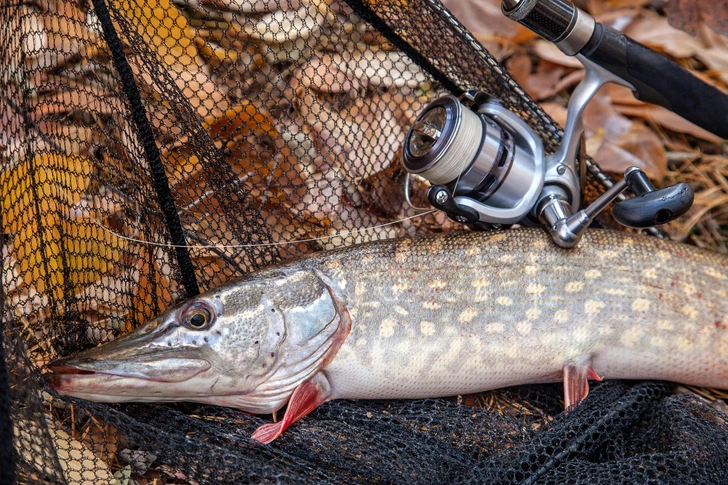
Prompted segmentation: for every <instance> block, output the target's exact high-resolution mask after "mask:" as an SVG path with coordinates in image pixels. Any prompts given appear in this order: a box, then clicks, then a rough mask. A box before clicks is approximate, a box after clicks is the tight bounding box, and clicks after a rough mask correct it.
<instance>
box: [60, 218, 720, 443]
mask: <svg viewBox="0 0 728 485" xmlns="http://www.w3.org/2000/svg"><path fill="white" fill-rule="evenodd" d="M727 294H728V258H727V257H726V256H725V255H721V254H717V253H711V252H709V251H705V250H701V249H699V248H695V247H691V246H686V245H683V244H678V243H674V242H670V241H663V240H659V239H655V238H650V237H645V236H639V235H633V234H628V233H621V232H612V231H605V230H590V231H588V232H587V233H586V234H585V236H584V238H583V240H582V242H581V244H580V245H579V246H578V247H577V248H574V249H563V248H559V247H556V246H555V245H554V244H553V243H552V242H551V240H550V237H549V235H548V234H547V233H546V232H544V231H542V230H539V229H528V228H523V229H515V230H509V231H504V232H499V233H481V232H464V233H450V234H437V235H431V236H426V237H420V238H407V239H399V240H390V241H380V242H375V243H369V244H364V245H360V246H352V247H349V248H345V249H340V250H336V251H331V252H324V253H319V254H316V255H313V256H310V257H308V258H304V259H301V260H298V261H294V262H291V263H287V264H283V265H279V266H277V267H275V268H271V269H266V270H263V271H259V272H257V273H255V274H253V275H250V276H248V277H246V278H243V279H241V280H238V281H233V282H229V283H227V284H225V285H223V286H221V287H220V288H218V289H215V290H212V291H210V292H208V293H206V294H204V295H200V296H199V297H195V298H193V299H191V300H189V301H188V302H185V303H183V304H182V305H181V306H179V307H177V308H173V309H171V310H168V311H167V312H165V313H163V314H162V315H160V316H159V317H157V318H156V319H155V320H153V321H152V322H150V323H149V324H147V325H146V326H143V327H141V328H140V329H139V330H136V331H135V332H132V333H131V334H129V335H128V336H125V337H122V338H120V339H117V340H116V341H114V342H112V343H109V344H105V345H102V346H100V347H97V348H95V349H91V350H88V351H86V352H84V353H81V354H79V355H77V356H72V357H69V358H65V359H61V360H60V361H57V362H55V363H53V364H52V368H53V369H54V374H52V376H51V383H52V385H53V386H54V387H56V388H57V389H58V390H59V391H61V392H64V393H67V394H71V395H75V396H78V397H84V398H87V399H95V400H101V401H107V402H120V401H130V400H135V401H139V400H142V401H163V400H167V401H169V400H192V401H198V402H206V403H213V404H220V405H227V406H233V407H238V408H240V409H244V410H248V411H251V412H272V411H275V410H277V409H279V408H280V407H282V406H283V405H284V404H285V403H286V402H288V408H287V410H286V413H285V416H284V419H283V420H281V421H280V422H278V423H271V424H269V425H265V426H263V427H261V428H260V429H259V430H258V431H256V433H255V434H254V435H253V437H254V438H255V439H257V440H259V441H262V442H269V441H271V440H273V439H275V438H276V437H277V436H278V435H280V434H281V433H282V432H283V430H285V429H286V428H287V427H288V426H290V424H291V423H292V422H294V421H295V420H297V419H300V418H301V417H302V416H304V415H305V414H307V413H308V412H310V411H311V410H312V409H314V408H315V407H316V406H318V405H319V404H321V403H322V402H324V401H326V400H329V399H339V398H347V399H388V398H392V399H394V398H397V399H401V398H425V397H438V396H448V395H455V394H464V393H472V392H478V391H484V390H488V389H493V388H498V387H504V386H512V385H518V384H529V383H544V382H556V381H561V380H563V382H564V385H565V392H564V396H565V406H571V405H576V404H578V402H579V401H581V400H582V399H584V398H585V397H586V396H587V393H588V380H587V379H588V378H589V377H591V378H596V379H601V378H602V377H604V378H609V379H623V378H626V379H659V380H671V381H676V382H682V383H686V384H692V385H700V386H710V387H719V388H728V303H727V301H728V300H727V299H726V295H727ZM203 307H204V308H207V310H205V311H207V312H208V313H207V315H208V316H209V317H210V321H209V322H207V323H208V325H209V327H206V328H204V329H199V328H193V327H191V326H190V324H189V321H188V320H185V319H186V318H188V317H186V316H185V315H189V314H190V313H194V312H197V311H200V310H199V309H200V308H203ZM231 310H233V311H232V312H231ZM145 328H146V329H151V330H145ZM201 333H202V334H204V335H205V336H206V337H207V338H206V339H205V344H204V345H202V344H200V345H198V342H201V339H200V338H199V336H200V334H201ZM192 342H194V344H193V343H192ZM251 342H252V343H251ZM181 349H182V350H181ZM180 352H183V353H182V354H180ZM139 355H143V356H144V358H145V359H147V361H148V359H150V358H152V359H154V358H155V357H156V360H155V365H153V366H149V365H147V367H143V368H140V367H139V366H138V365H136V364H135V360H138V358H139V357H138V356H139ZM164 359H170V364H169V365H165V364H164V362H165V360H164ZM184 359H191V360H189V361H185V360H184ZM195 359H196V361H195ZM181 362H185V364H186V365H180V363H181ZM195 362H196V363H195ZM178 368H179V370H178ZM165 369H166V374H165V373H164V372H165ZM194 372H197V374H196V375H192V374H193V373H194ZM129 389H132V390H133V392H131V391H129Z"/></svg>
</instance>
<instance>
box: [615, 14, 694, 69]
mask: <svg viewBox="0 0 728 485" xmlns="http://www.w3.org/2000/svg"><path fill="white" fill-rule="evenodd" d="M624 34H625V35H627V36H628V37H631V38H632V39H634V40H636V41H637V42H641V43H642V44H644V45H646V46H647V47H651V48H653V49H655V50H657V51H660V52H664V53H666V54H668V55H670V56H672V57H674V58H677V59H682V58H686V57H692V56H694V55H696V54H697V53H699V52H700V51H702V50H704V49H705V47H704V46H703V45H702V44H701V43H700V41H699V40H698V39H696V38H695V37H693V36H691V35H689V34H686V33H685V32H682V31H681V30H678V29H676V28H675V27H672V26H671V25H669V24H668V23H667V19H666V18H664V17H660V16H659V15H657V14H655V13H650V12H648V11H643V12H642V13H641V14H640V15H639V16H638V17H637V18H635V19H634V21H632V23H630V24H629V25H628V26H627V27H626V28H625V29H624Z"/></svg>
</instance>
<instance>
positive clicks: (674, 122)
mask: <svg viewBox="0 0 728 485" xmlns="http://www.w3.org/2000/svg"><path fill="white" fill-rule="evenodd" d="M606 90H607V92H608V93H609V97H610V98H611V100H612V104H613V105H614V107H615V108H616V109H617V111H619V112H620V113H622V114H623V115H627V116H635V117H639V118H642V119H645V120H647V121H649V122H650V123H653V124H656V125H660V126H662V127H664V128H667V129H668V130H672V131H675V132H678V133H687V134H690V135H693V136H695V137H698V138H702V139H703V140H707V141H709V142H711V143H718V144H720V143H722V142H723V139H722V138H720V137H719V136H717V135H714V134H713V133H710V132H709V131H707V130H704V129H703V128H700V127H699V126H697V125H694V124H693V123H691V122H689V121H688V120H686V119H685V118H683V117H681V116H679V115H677V114H675V113H673V112H672V111H670V110H668V109H665V108H663V107H662V106H657V105H654V104H648V103H645V102H643V101H640V100H638V99H636V98H635V97H634V95H633V94H632V91H631V90H630V89H629V88H626V87H624V86H618V85H616V84H608V85H607V87H606Z"/></svg>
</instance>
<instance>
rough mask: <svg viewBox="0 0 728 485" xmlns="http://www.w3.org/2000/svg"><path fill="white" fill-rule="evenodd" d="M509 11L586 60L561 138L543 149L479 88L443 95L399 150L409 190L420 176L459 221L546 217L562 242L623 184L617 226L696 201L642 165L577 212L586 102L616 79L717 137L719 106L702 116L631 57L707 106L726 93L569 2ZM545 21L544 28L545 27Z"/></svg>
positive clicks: (548, 1)
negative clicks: (550, 150)
mask: <svg viewBox="0 0 728 485" xmlns="http://www.w3.org/2000/svg"><path fill="white" fill-rule="evenodd" d="M503 10H504V13H505V14H506V15H507V16H509V17H511V18H513V19H514V20H517V21H519V22H521V23H523V24H524V25H526V26H527V27H530V28H532V29H533V30H535V31H536V32H537V33H539V34H541V35H543V36H544V37H546V38H547V39H548V40H551V41H553V42H555V43H556V45H557V46H558V47H559V48H560V49H561V50H562V51H564V52H565V53H566V54H569V55H576V57H577V59H579V61H580V62H581V63H582V64H583V65H584V67H585V68H586V74H585V77H584V80H583V81H582V82H581V83H580V84H579V85H578V86H577V88H576V90H575V91H574V93H573V96H572V97H571V100H570V102H569V107H568V114H567V122H566V127H565V129H564V136H563V139H562V142H561V145H560V146H559V148H558V150H557V151H556V152H555V153H554V154H553V155H550V156H548V157H547V156H545V154H544V148H543V145H542V142H541V140H540V138H539V137H538V135H536V133H535V132H533V130H531V128H530V127H529V126H528V125H527V124H526V123H525V122H523V121H522V120H521V119H520V118H518V117H517V116H516V115H515V114H513V113H512V112H510V111H509V110H508V109H506V108H505V107H504V106H503V105H502V104H501V103H500V102H498V100H496V99H493V98H490V97H488V96H486V95H484V94H483V93H480V92H476V91H468V92H466V93H465V94H463V95H462V96H461V97H460V98H456V97H455V96H452V95H446V96H443V97H441V98H438V99H436V100H435V101H433V102H431V103H430V104H429V105H428V106H427V107H426V108H425V109H424V110H423V111H422V112H421V113H420V115H419V116H418V117H417V119H416V120H415V122H414V124H413V126H412V127H411V129H410V131H409V133H408V134H407V137H406V139H405V143H404V149H403V157H402V159H403V165H404V168H405V169H406V170H407V172H408V174H407V181H406V184H405V185H406V187H405V192H408V188H409V184H410V177H411V176H412V174H416V175H418V176H420V177H423V178H424V179H426V180H428V181H429V182H430V183H431V184H432V185H431V187H430V188H429V190H428V193H427V197H428V200H429V202H430V204H432V206H433V207H435V208H437V209H440V210H443V211H445V212H446V213H447V214H448V216H449V217H450V218H452V219H453V220H456V221H458V222H462V223H466V224H468V225H470V226H471V227H473V228H475V229H487V228H492V227H494V226H495V227H501V226H505V225H510V224H514V223H521V224H526V225H538V224H542V225H544V226H546V227H548V228H549V230H550V232H551V235H552V237H553V239H554V241H555V242H556V244H558V245H559V246H562V247H566V248H570V247H574V246H576V245H577V244H578V243H579V240H580V239H581V236H582V235H583V233H584V231H585V230H586V229H587V227H588V226H589V225H590V223H591V222H592V221H593V219H594V217H596V216H597V215H598V214H599V213H600V212H601V211H603V210H604V209H605V208H606V207H607V206H608V205H609V204H610V203H611V202H613V201H614V200H616V199H617V198H618V197H619V195H620V194H621V193H622V192H623V191H624V190H626V189H627V188H629V189H630V190H631V191H632V192H633V193H634V194H635V197H633V198H631V199H627V200H623V201H621V202H619V203H617V204H615V206H614V208H613V210H612V215H613V216H614V219H615V220H617V222H619V223H620V224H623V225H625V226H628V227H633V228H649V227H653V226H658V225H661V224H665V223H667V222H669V221H671V220H673V219H675V218H677V217H679V216H680V215H682V214H684V213H685V212H686V211H687V210H688V209H689V208H690V206H691V205H692V202H693V191H692V188H691V187H690V186H689V185H688V184H686V183H680V184H677V185H673V186H670V187H666V188H663V189H659V190H657V189H655V187H654V186H653V185H652V184H651V183H650V181H649V179H648V178H647V176H646V175H645V174H644V172H642V170H640V169H639V168H636V167H631V168H629V169H628V170H627V171H626V172H625V174H624V178H623V179H622V180H621V181H619V182H617V183H615V184H614V185H613V186H612V188H610V189H609V190H607V191H606V192H605V193H604V194H602V195H601V196H600V197H599V198H598V199H597V200H595V201H594V202H593V203H591V204H590V205H589V206H588V207H586V208H585V209H583V210H580V203H581V181H582V180H583V179H584V176H585V170H584V169H585V161H584V160H581V162H580V163H579V168H580V169H581V173H578V172H577V163H576V161H577V159H579V158H581V157H580V156H579V155H580V153H579V149H580V140H581V138H582V134H583V132H584V125H583V120H582V113H583V110H584V108H585V106H586V105H587V103H588V102H589V101H590V100H591V99H592V98H593V97H594V95H595V94H596V92H597V91H598V90H599V88H600V87H601V86H603V85H604V84H606V83H609V82H613V83H617V84H621V85H623V86H627V87H630V88H631V89H633V90H634V91H635V95H636V96H638V97H640V98H642V99H646V100H648V101H650V102H654V103H657V104H661V105H663V106H665V107H667V108H668V109H671V110H673V111H675V112H676V113H678V114H680V115H682V116H684V117H686V118H688V119H690V120H691V121H693V122H695V123H696V124H699V125H701V126H703V127H705V128H707V129H708V130H710V131H713V132H716V133H717V134H719V135H720V134H722V133H723V132H725V131H726V129H728V124H726V123H717V124H716V115H715V113H714V112H713V111H711V112H710V113H707V114H706V113H705V112H703V111H700V110H697V109H696V108H695V106H694V105H693V104H691V105H689V106H685V105H681V104H679V103H680V102H682V101H681V98H684V97H685V92H682V93H680V92H677V93H676V92H674V89H675V88H674V87H673V88H670V89H673V91H665V90H661V91H659V92H657V91H656V90H655V89H654V88H653V87H652V86H651V85H650V84H649V83H648V81H650V82H652V80H653V77H655V73H654V72H653V71H652V70H650V67H649V66H647V67H646V68H645V69H644V71H645V72H647V74H645V75H643V74H644V73H641V72H634V70H633V69H632V68H633V65H632V64H630V63H632V61H634V60H635V59H638V60H640V61H644V62H652V63H653V64H657V65H659V66H661V69H662V71H661V72H658V73H657V75H656V77H657V78H662V77H664V76H668V77H670V76H673V78H674V79H677V82H678V83H679V84H680V83H681V84H682V86H684V87H685V88H690V89H691V90H692V92H697V95H698V96H700V95H706V96H708V97H709V100H710V101H709V103H711V104H712V103H715V102H718V103H719V104H721V105H722V103H725V104H726V106H727V107H728V97H726V96H725V95H723V94H722V93H720V92H718V91H717V90H714V88H711V87H710V86H708V85H706V84H704V83H702V81H700V80H698V79H697V78H695V77H694V76H692V75H691V74H690V73H688V72H687V71H684V70H682V68H680V67H679V66H677V65H676V64H674V63H672V61H669V60H667V59H666V58H664V57H663V56H661V55H660V54H657V53H655V52H654V51H651V50H649V49H647V48H646V47H644V46H641V44H638V43H636V42H634V41H632V40H631V39H628V38H626V37H625V36H624V35H622V34H621V33H619V32H616V31H613V30H612V29H610V28H609V27H605V26H602V25H601V24H599V23H597V22H595V21H594V19H593V18H592V17H590V16H589V15H588V14H586V13H584V12H583V11H581V10H579V9H578V8H576V7H574V5H572V4H570V3H568V2H566V1H564V0H544V1H536V0H520V1H519V0H506V1H505V2H504V5H503ZM539 22H540V23H541V24H543V25H544V27H539V25H541V24H539ZM635 49H636V50H635ZM643 49H644V50H646V52H645V51H643ZM665 62H667V63H668V64H665ZM620 63H621V64H620ZM674 79H673V81H674ZM655 82H657V81H655ZM656 92H657V94H655V93H656ZM658 97H659V99H658ZM726 112H728V111H723V112H722V113H720V114H719V115H718V116H720V117H723V116H725V113H726ZM719 121H720V120H719ZM407 198H408V200H409V194H408V195H407Z"/></svg>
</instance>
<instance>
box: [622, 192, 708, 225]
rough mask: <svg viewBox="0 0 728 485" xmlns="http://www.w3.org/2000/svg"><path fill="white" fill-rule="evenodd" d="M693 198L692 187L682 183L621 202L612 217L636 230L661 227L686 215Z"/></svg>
mask: <svg viewBox="0 0 728 485" xmlns="http://www.w3.org/2000/svg"><path fill="white" fill-rule="evenodd" d="M630 188H631V185H630ZM633 192H635V193H637V192H636V191H634V190H633ZM693 198H694V194H693V189H692V187H690V186H689V185H688V184H686V183H685V182H681V183H679V184H677V185H672V186H670V187H665V188H664V189H660V190H654V189H653V190H651V191H649V192H643V193H642V194H641V195H637V196H636V197H633V198H631V199H627V200H625V201H622V202H619V203H618V204H615V206H614V208H613V209H612V216H614V219H615V220H616V221H617V222H619V223H620V224H622V225H624V226H627V227H633V228H635V229H642V228H646V227H654V226H659V225H662V224H665V223H667V222H670V221H672V220H675V219H677V218H678V217H680V216H681V215H683V214H685V213H686V212H687V211H688V209H690V206H691V205H692V204H693Z"/></svg>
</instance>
